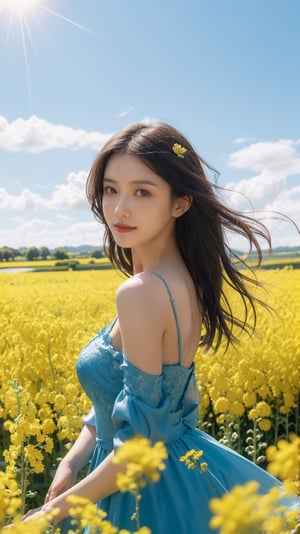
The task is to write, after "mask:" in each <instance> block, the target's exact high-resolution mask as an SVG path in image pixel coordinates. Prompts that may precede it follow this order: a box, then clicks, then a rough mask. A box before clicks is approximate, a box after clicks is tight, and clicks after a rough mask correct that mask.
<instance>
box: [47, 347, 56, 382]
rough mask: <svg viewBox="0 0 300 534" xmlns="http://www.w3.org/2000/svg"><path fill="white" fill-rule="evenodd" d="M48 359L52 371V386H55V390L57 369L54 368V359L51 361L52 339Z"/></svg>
mask: <svg viewBox="0 0 300 534" xmlns="http://www.w3.org/2000/svg"><path fill="white" fill-rule="evenodd" d="M47 358H48V362H49V366H50V371H51V378H52V385H53V388H55V369H54V367H53V363H52V359H51V341H50V339H49V340H48V351H47Z"/></svg>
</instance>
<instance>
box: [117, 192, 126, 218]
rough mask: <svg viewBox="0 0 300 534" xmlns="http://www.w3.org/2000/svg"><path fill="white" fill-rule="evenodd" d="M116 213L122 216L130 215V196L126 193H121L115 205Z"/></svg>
mask: <svg viewBox="0 0 300 534" xmlns="http://www.w3.org/2000/svg"><path fill="white" fill-rule="evenodd" d="M114 212H115V215H117V217H120V218H128V217H130V210H129V202H128V198H127V197H126V196H125V195H124V196H123V195H122V196H121V195H120V196H119V198H118V201H117V203H116V205H115V210H114Z"/></svg>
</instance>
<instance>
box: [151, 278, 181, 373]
mask: <svg viewBox="0 0 300 534" xmlns="http://www.w3.org/2000/svg"><path fill="white" fill-rule="evenodd" d="M151 273H152V274H154V275H155V276H158V278H160V279H161V281H162V282H163V284H164V285H165V287H166V289H167V291H168V295H169V299H170V302H171V304H172V309H173V313H174V317H175V321H176V328H177V335H178V350H179V364H180V365H182V339H181V333H180V327H179V320H178V315H177V310H176V303H175V300H174V298H173V295H172V293H171V290H170V288H169V286H168V284H167V282H166V281H165V279H164V278H163V277H162V276H161V275H160V274H158V273H156V272H155V271H151Z"/></svg>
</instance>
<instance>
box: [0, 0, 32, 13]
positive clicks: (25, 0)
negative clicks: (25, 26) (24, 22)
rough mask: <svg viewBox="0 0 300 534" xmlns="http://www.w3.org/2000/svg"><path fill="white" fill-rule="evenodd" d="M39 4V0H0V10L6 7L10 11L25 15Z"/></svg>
mask: <svg viewBox="0 0 300 534" xmlns="http://www.w3.org/2000/svg"><path fill="white" fill-rule="evenodd" d="M38 4H39V0H2V1H0V10H1V9H8V10H9V11H10V12H11V13H15V14H17V15H25V13H27V12H28V11H31V10H32V9H34V8H35V7H37V6H38Z"/></svg>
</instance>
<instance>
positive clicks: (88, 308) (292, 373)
mask: <svg viewBox="0 0 300 534" xmlns="http://www.w3.org/2000/svg"><path fill="white" fill-rule="evenodd" d="M257 276H258V279H259V281H261V282H262V283H263V284H264V290H259V294H258V296H259V297H260V298H262V299H263V300H267V302H268V303H269V304H270V305H271V306H272V308H273V312H271V313H270V312H268V311H267V310H265V309H264V308H262V307H260V308H258V325H257V326H258V334H257V336H254V337H252V338H250V339H249V337H248V336H247V335H246V334H242V335H241V336H240V344H239V345H237V346H236V347H235V348H234V347H231V348H229V350H228V352H227V353H226V354H225V355H224V354H223V351H222V349H220V350H219V351H218V353H217V354H213V353H212V352H211V351H210V352H208V353H205V352H204V351H203V350H201V349H199V351H198V353H197V355H196V372H197V381H198V385H199V391H200V394H201V404H200V409H199V427H200V428H202V429H203V430H205V431H206V432H208V433H210V434H211V435H213V436H215V437H216V438H217V439H219V440H220V441H221V442H223V443H224V444H226V445H228V446H230V447H232V448H234V449H235V450H237V451H238V452H240V453H241V454H244V455H245V456H247V457H249V458H250V459H251V460H253V461H254V462H256V463H259V464H261V465H262V466H265V465H266V461H267V458H266V456H267V455H266V450H267V448H268V447H269V446H270V445H275V444H276V443H277V442H278V441H279V440H281V441H279V443H281V445H280V447H281V449H280V450H281V454H283V452H282V451H284V450H285V448H284V446H283V445H282V444H283V443H284V440H288V439H290V437H291V436H294V435H299V384H300V270H293V269H289V268H285V269H281V270H279V269H278V270H268V271H263V270H261V271H257ZM122 281H123V277H122V275H120V274H119V273H116V272H115V271H113V270H104V271H85V272H76V271H67V272H49V273H19V274H17V275H15V274H1V276H0V291H1V310H0V324H1V329H0V420H1V426H0V443H1V447H0V462H1V467H2V469H1V470H0V475H1V479H0V496H1V495H2V493H3V496H4V497H5V498H4V497H3V499H2V498H1V505H0V529H1V525H4V524H5V521H7V518H8V516H10V517H15V514H18V513H19V514H20V515H22V514H23V512H24V511H25V509H27V508H32V507H33V506H36V505H39V504H41V502H42V499H43V495H44V494H45V490H46V488H47V487H48V486H49V484H50V481H51V478H52V476H53V472H54V471H55V469H56V466H57V464H58V462H59V461H60V459H61V457H62V456H63V455H64V454H65V452H66V450H67V449H68V448H69V447H70V446H71V444H72V443H73V442H74V440H75V439H76V437H77V435H78V433H79V431H80V428H81V425H82V416H83V415H85V414H86V413H87V412H88V410H89V407H90V402H89V400H88V398H87V397H86V395H85V394H84V392H83V391H82V390H81V388H80V386H79V383H78V381H77V377H76V373H75V362H76V358H77V355H78V353H79V352H80V350H81V348H82V347H83V346H84V345H85V343H87V342H88V341H89V339H90V338H91V337H92V336H93V335H95V333H96V332H97V331H98V330H100V328H101V327H102V326H103V325H104V324H108V323H109V322H110V321H112V319H113V318H114V316H115V314H116V310H115V304H114V296H115V291H116V289H117V287H118V286H119V285H120V283H121V282H122ZM229 291H230V290H229ZM230 298H231V299H232V302H233V307H234V308H235V311H236V312H237V313H238V310H239V306H240V305H241V304H240V302H239V301H238V299H236V298H235V296H234V295H230ZM297 446H298V445H297ZM272 451H273V452H272ZM272 454H274V450H273V449H271V453H269V457H270V458H268V460H270V461H271V460H272ZM273 471H274V466H273ZM278 476H280V473H279V474H278ZM15 478H16V480H17V484H16V481H15ZM245 491H246V492H247V491H248V490H247V489H246V490H245ZM249 491H253V492H255V488H254V487H252V486H251V489H250V490H249ZM8 494H9V495H10V496H11V498H10V500H9V503H8V502H6V500H5V499H7V495H8ZM77 504H78V503H77ZM16 528H17V527H16ZM22 528H23V527H22V524H19V525H18V530H16V532H17V531H18V532H25V530H22ZM43 528H44V526H41V527H40V530H39V531H38V530H37V532H43V530H42V529H43ZM107 531H108V530H107ZM111 532H112V531H111ZM115 532H116V531H115ZM141 532H142V530H141Z"/></svg>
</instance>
